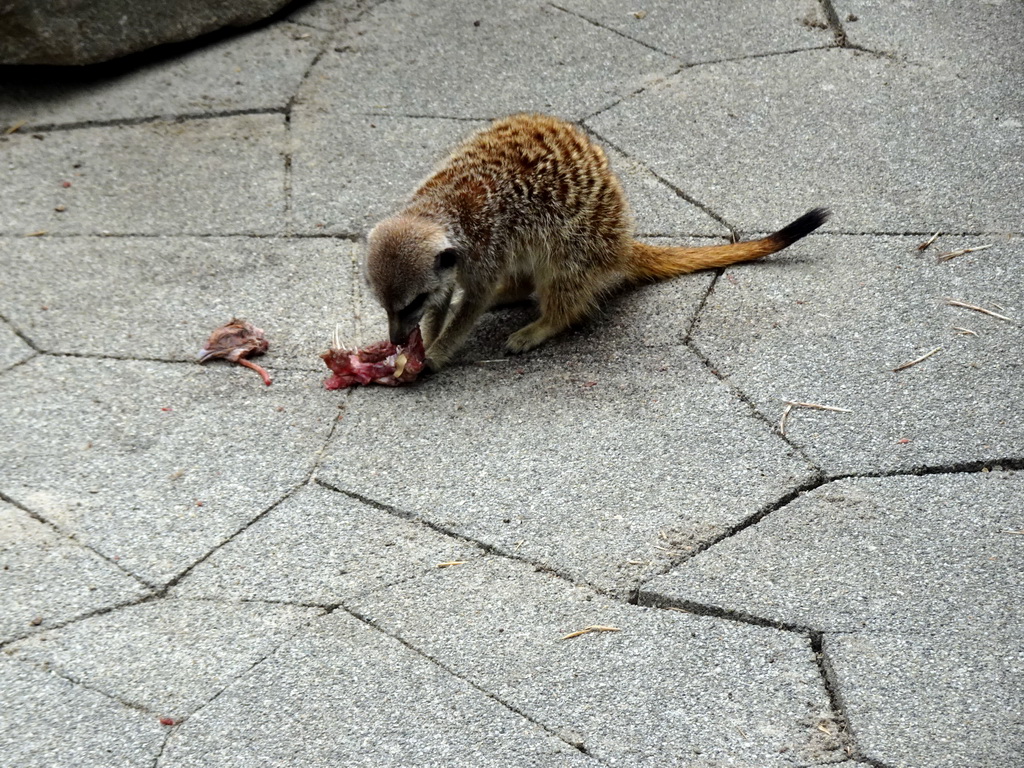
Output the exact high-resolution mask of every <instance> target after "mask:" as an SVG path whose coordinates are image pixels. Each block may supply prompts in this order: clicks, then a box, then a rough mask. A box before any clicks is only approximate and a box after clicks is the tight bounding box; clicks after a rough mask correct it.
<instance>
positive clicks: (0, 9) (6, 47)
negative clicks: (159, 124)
mask: <svg viewBox="0 0 1024 768" xmlns="http://www.w3.org/2000/svg"><path fill="white" fill-rule="evenodd" d="M289 2H291V0H0V64H94V63H96V62H100V61H107V60H109V59H114V58H117V57H118V56H124V55H125V54H128V53H134V52H136V51H142V50H145V49H146V48H151V47H153V46H154V45H160V44H161V43H174V42H179V41H181V40H188V39H190V38H193V37H197V36H199V35H202V34H205V33H207V32H212V31H213V30H215V29H220V28H221V27H225V26H238V27H240V26H245V25H247V24H252V23H253V22H256V21H259V20H260V19H263V18H265V17H267V16H270V15H271V14H273V13H274V12H275V11H277V10H278V9H279V8H281V7H283V6H285V5H287V4H288V3H289Z"/></svg>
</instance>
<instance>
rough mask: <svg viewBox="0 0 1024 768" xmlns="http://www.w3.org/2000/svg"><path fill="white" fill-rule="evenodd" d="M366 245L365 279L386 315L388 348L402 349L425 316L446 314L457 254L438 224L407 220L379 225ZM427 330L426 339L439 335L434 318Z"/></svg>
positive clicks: (397, 218) (417, 218)
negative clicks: (398, 345)
mask: <svg viewBox="0 0 1024 768" xmlns="http://www.w3.org/2000/svg"><path fill="white" fill-rule="evenodd" d="M367 244H368V252H367V258H366V277H367V280H368V281H369V283H370V287H371V289H372V290H373V293H374V295H375V296H376V297H377V301H378V302H380V305H381V306H382V307H383V308H384V311H385V312H387V315H388V335H389V337H390V340H391V343H392V344H405V343H406V341H408V339H409V334H411V333H412V331H413V329H414V328H415V327H416V326H417V325H419V324H420V321H421V320H422V319H423V316H424V315H425V314H431V315H434V314H436V313H437V312H440V311H441V308H442V307H443V309H444V311H446V310H447V307H448V304H449V302H450V300H451V294H452V291H453V290H454V287H455V269H454V267H455V264H456V262H457V261H458V250H457V249H456V247H455V246H454V245H453V244H452V242H451V241H450V240H449V239H448V236H447V234H446V233H445V230H444V228H443V227H442V226H441V225H440V224H437V223H436V222H433V221H431V220H429V219H426V218H424V217H422V216H408V215H406V216H395V217H392V218H390V219H385V220H384V221H382V222H381V223H380V224H378V225H377V226H375V227H374V228H373V229H372V230H371V231H370V234H369V236H368V238H367ZM443 320H444V318H443V317H442V318H441V320H440V322H441V323H442V324H443ZM429 325H430V326H431V327H429V328H423V329H422V331H423V334H424V338H425V339H426V338H428V337H429V338H431V339H432V338H434V337H435V336H436V335H437V333H439V332H440V328H437V327H435V326H436V325H437V320H436V319H435V320H433V321H432V322H431V323H430V324H429Z"/></svg>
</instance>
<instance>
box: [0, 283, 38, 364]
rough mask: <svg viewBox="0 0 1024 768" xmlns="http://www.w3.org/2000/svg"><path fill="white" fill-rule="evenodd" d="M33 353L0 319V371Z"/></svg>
mask: <svg viewBox="0 0 1024 768" xmlns="http://www.w3.org/2000/svg"><path fill="white" fill-rule="evenodd" d="M2 291H3V288H0V292H2ZM34 354H35V350H33V349H32V347H30V346H29V345H28V344H26V343H25V342H24V341H23V340H22V339H21V337H20V336H18V334H17V333H15V332H14V329H13V328H11V326H10V325H9V324H8V323H6V322H5V321H3V320H0V372H3V371H6V370H7V369H8V368H11V367H13V366H15V365H17V364H18V363H22V362H24V361H25V360H28V359H29V358H30V357H32V355H34Z"/></svg>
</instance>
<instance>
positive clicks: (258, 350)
mask: <svg viewBox="0 0 1024 768" xmlns="http://www.w3.org/2000/svg"><path fill="white" fill-rule="evenodd" d="M268 349H270V342H269V341H267V340H266V339H265V338H263V329H262V328H257V327H256V326H255V325H253V324H252V323H249V322H246V321H245V320H239V319H238V318H237V317H233V318H231V320H230V321H229V322H228V323H226V324H225V325H222V326H221V327H220V328H218V329H217V330H215V331H214V332H213V333H211V334H210V338H209V339H207V340H206V346H204V347H203V348H202V349H201V350H199V355H198V358H199V362H200V363H205V362H206V361H207V360H211V359H212V358H215V357H223V358H224V359H225V360H230V361H231V362H232V363H238V364H239V365H244V366H245V367H246V368H252V369H253V370H254V371H256V373H258V374H259V375H260V377H261V378H262V379H263V383H264V384H266V385H267V386H268V387H269V386H270V382H271V379H270V374H269V373H267V372H266V370H265V369H263V368H262V367H260V366H258V365H256V363H254V362H252V361H250V360H246V359H245V356H246V355H262V354H263V353H264V352H266V351H267V350H268Z"/></svg>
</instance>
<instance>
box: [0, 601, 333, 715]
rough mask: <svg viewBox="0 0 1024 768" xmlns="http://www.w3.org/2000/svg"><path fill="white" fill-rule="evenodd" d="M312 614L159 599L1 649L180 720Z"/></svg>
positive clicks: (268, 607)
mask: <svg viewBox="0 0 1024 768" xmlns="http://www.w3.org/2000/svg"><path fill="white" fill-rule="evenodd" d="M319 612H320V611H319V610H318V609H316V608H303V607H295V606H290V605H267V604H263V603H233V604H232V603H219V602H211V601H206V600H159V601H156V602H148V603H142V604H140V605H133V606H129V607H126V608H122V609H119V610H116V611H112V612H110V613H105V614H103V615H101V616H93V617H90V618H87V619H83V620H82V621H78V622H75V623H74V624H71V625H70V626H67V627H64V628H62V629H56V630H52V631H50V632H46V633H43V634H40V635H35V636H34V637H32V638H29V639H27V640H22V641H19V642H17V643H14V644H12V645H11V646H8V648H7V649H6V650H7V652H8V653H11V654H13V655H14V656H15V657H16V658H18V659H20V660H22V661H27V662H30V663H33V664H36V665H37V666H41V667H44V668H46V669H53V670H56V671H57V672H58V673H59V674H61V675H62V676H64V677H68V678H70V679H72V680H76V681H78V682H81V683H82V684H84V685H87V686H88V687H89V688H93V689H96V690H99V691H101V692H103V693H106V694H108V695H110V696H113V697H116V698H117V699H118V700H120V701H124V702H126V703H129V704H131V705H133V706H137V707H142V708H144V709H146V710H148V711H149V712H152V713H154V714H156V715H159V716H165V717H171V718H172V719H174V720H179V719H181V718H183V717H185V716H187V715H189V714H191V713H192V712H193V711H194V710H196V709H197V708H198V707H200V706H202V705H203V704H205V703H206V702H207V701H209V700H210V699H211V698H213V697H214V696H215V695H216V694H218V693H219V692H220V691H221V690H222V689H223V688H224V687H225V686H227V685H228V684H229V683H230V682H232V681H233V680H234V679H235V678H237V677H238V676H239V675H241V674H243V673H245V672H246V671H248V670H249V668H250V667H252V666H253V665H254V664H255V663H256V662H258V661H259V660H260V659H262V658H264V657H265V656H267V655H268V654H269V653H271V651H273V650H274V649H275V648H276V647H277V646H279V645H280V644H281V643H282V642H284V641H285V640H286V639H288V637H290V636H291V635H292V634H294V633H295V632H296V630H297V629H298V628H299V627H301V626H302V625H303V624H304V623H306V622H307V621H308V620H309V619H311V618H312V617H313V616H315V615H316V614H318V613H319Z"/></svg>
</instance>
